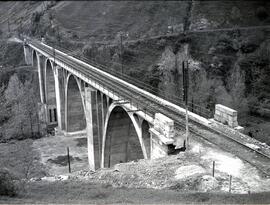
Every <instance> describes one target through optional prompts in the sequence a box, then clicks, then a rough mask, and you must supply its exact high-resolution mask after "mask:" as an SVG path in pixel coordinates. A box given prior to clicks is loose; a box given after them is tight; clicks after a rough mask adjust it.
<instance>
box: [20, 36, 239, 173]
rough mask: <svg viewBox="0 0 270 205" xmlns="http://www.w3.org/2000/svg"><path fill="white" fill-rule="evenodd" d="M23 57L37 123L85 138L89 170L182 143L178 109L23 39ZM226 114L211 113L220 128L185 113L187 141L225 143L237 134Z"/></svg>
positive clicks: (165, 152) (230, 115) (158, 153)
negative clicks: (31, 75) (34, 82)
mask: <svg viewBox="0 0 270 205" xmlns="http://www.w3.org/2000/svg"><path fill="white" fill-rule="evenodd" d="M24 54H25V62H26V63H27V64H32V65H33V66H34V67H35V68H37V69H38V75H39V88H40V89H39V90H40V103H39V109H40V110H39V112H40V121H41V123H42V124H43V125H44V126H46V127H47V128H48V129H56V130H57V132H63V133H64V134H65V135H66V136H67V137H72V136H78V135H86V136H87V144H88V160H89V166H90V168H91V169H97V168H100V167H110V166H112V165H114V164H116V163H119V162H127V161H131V160H137V159H142V158H145V159H153V158H158V157H163V156H166V155H169V154H170V153H171V151H172V150H171V149H173V148H174V147H175V145H179V144H180V145H182V144H184V140H185V135H184V134H183V133H184V128H185V126H184V124H185V110H184V109H183V108H181V107H179V106H177V105H175V104H173V103H171V102H169V101H166V100H164V99H162V98H160V97H158V96H155V95H153V94H152V93H149V92H147V91H145V90H143V89H140V88H138V87H136V86H135V85H133V84H130V83H128V82H126V81H124V80H122V79H120V78H118V77H117V76H114V75H111V74H109V73H107V72H105V71H104V70H100V69H99V68H97V67H95V66H92V65H89V64H87V63H85V62H83V61H81V60H78V59H76V58H74V57H72V56H69V55H68V54H66V53H63V52H61V51H59V50H57V49H54V48H52V47H50V46H48V45H46V44H45V43H43V42H40V41H36V40H32V39H29V38H25V39H24ZM217 107H218V106H217ZM224 110H225V111H224ZM222 111H224V113H225V114H222V115H221V114H220V112H222ZM230 112H231V111H230V110H229V111H228V110H226V108H224V109H223V108H221V110H218V112H216V118H218V117H219V118H218V119H219V121H222V120H223V121H224V119H225V118H226V119H225V121H226V122H227V124H228V125H223V126H216V125H217V124H216V122H214V121H210V120H208V119H205V118H203V117H201V116H199V115H196V114H194V113H192V112H189V118H190V131H191V133H192V136H194V137H192V138H191V139H190V142H191V143H192V142H194V143H195V142H196V137H199V138H201V137H203V138H207V139H206V140H207V141H211V142H212V143H215V144H217V145H218V146H223V144H222V143H228V139H225V137H224V136H225V135H227V133H228V132H230V133H232V131H233V133H234V134H233V135H237V134H238V131H237V129H238V127H237V121H235V118H234V117H233V116H234V115H235V113H234V112H233V111H232V113H230ZM217 129H219V130H217ZM199 131H200V132H199ZM200 133H204V135H202V134H200ZM235 133H236V134H235ZM221 138H224V139H225V141H222V140H220V139H221ZM226 140H227V142H226ZM231 143H233V142H231ZM234 143H235V142H234ZM229 151H230V150H229Z"/></svg>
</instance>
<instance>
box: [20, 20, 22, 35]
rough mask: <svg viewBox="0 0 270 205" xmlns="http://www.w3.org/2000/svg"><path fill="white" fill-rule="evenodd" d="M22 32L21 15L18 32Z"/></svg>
mask: <svg viewBox="0 0 270 205" xmlns="http://www.w3.org/2000/svg"><path fill="white" fill-rule="evenodd" d="M21 33H22V17H21V18H20V34H21Z"/></svg>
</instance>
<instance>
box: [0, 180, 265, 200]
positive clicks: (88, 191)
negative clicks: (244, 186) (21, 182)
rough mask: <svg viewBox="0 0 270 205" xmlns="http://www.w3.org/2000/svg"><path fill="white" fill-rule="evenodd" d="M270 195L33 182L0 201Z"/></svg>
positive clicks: (231, 198)
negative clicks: (19, 191) (182, 191)
mask: <svg viewBox="0 0 270 205" xmlns="http://www.w3.org/2000/svg"><path fill="white" fill-rule="evenodd" d="M269 196H270V195H269V193H268V192H265V193H252V194H250V195H247V194H224V193H179V192H175V191H170V190H152V189H127V188H118V189H116V188H113V187H110V186H107V185H100V184H93V183H88V182H82V181H64V182H55V183H48V182H34V183H30V184H28V186H27V187H26V191H25V193H23V194H22V195H19V196H18V197H16V198H8V197H2V198H1V197H0V203H4V204H14V203H91V204H92V203H93V204H94V203H99V204H107V203H109V204H113V203H124V204H127V203H136V204H141V203H143V204H169V203H177V204H179V203H180V204H183V203H192V204H193V203H207V204H212V203H214V204H223V203H230V204H261V203H270V197H269Z"/></svg>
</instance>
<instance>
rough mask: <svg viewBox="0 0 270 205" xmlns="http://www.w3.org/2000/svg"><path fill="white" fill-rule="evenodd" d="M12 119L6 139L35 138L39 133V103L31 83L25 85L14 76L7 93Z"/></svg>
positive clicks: (7, 128)
mask: <svg viewBox="0 0 270 205" xmlns="http://www.w3.org/2000/svg"><path fill="white" fill-rule="evenodd" d="M5 98H6V100H7V102H8V103H9V104H10V112H11V117H10V119H9V121H8V123H7V125H6V133H5V134H6V138H8V139H10V138H14V137H17V138H25V137H33V136H34V134H35V133H36V132H37V131H39V126H38V125H39V124H38V123H37V122H38V113H37V101H36V97H35V94H34V89H33V87H32V85H31V83H30V81H26V82H25V83H24V84H22V83H21V82H20V80H19V79H18V76H17V75H16V74H14V75H13V76H12V77H11V78H10V80H9V83H8V87H7V89H6V91H5Z"/></svg>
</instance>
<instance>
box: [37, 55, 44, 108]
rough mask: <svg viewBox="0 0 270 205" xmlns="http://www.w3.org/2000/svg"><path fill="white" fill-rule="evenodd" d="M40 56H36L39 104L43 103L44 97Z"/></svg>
mask: <svg viewBox="0 0 270 205" xmlns="http://www.w3.org/2000/svg"><path fill="white" fill-rule="evenodd" d="M41 59H42V56H41V55H40V54H37V66H38V81H39V93H40V102H41V103H42V104H43V103H45V97H44V96H45V95H44V90H45V89H44V77H43V73H44V72H43V66H42V60H41Z"/></svg>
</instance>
